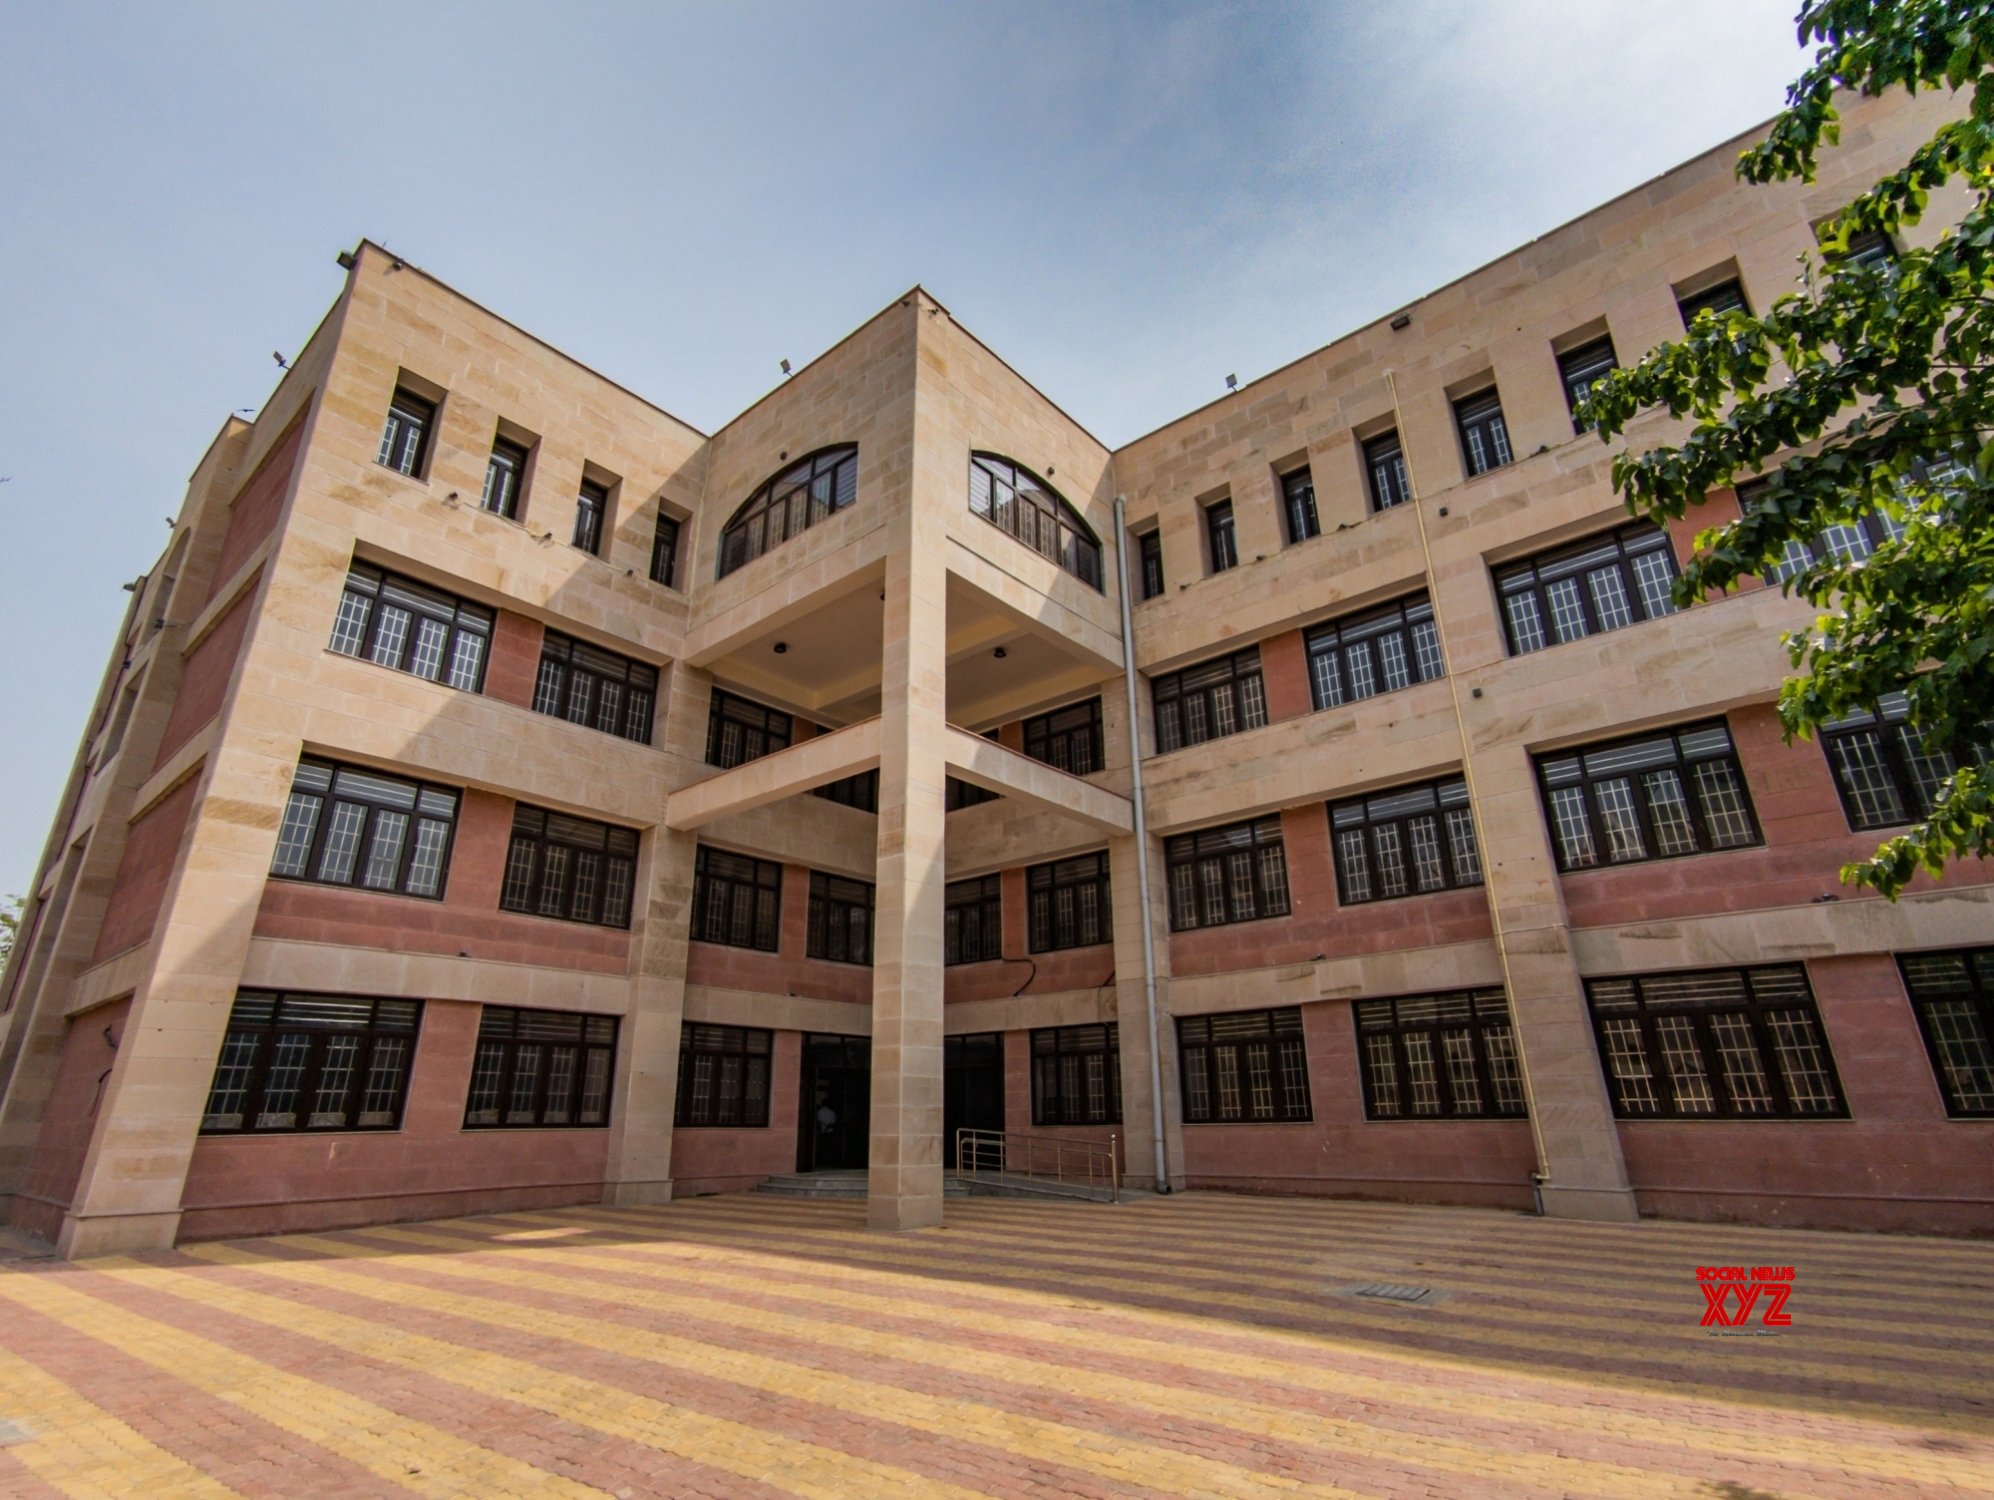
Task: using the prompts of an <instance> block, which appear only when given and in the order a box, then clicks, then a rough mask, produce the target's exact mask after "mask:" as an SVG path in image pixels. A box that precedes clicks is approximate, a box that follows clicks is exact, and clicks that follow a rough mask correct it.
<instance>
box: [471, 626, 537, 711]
mask: <svg viewBox="0 0 1994 1500" xmlns="http://www.w3.org/2000/svg"><path fill="white" fill-rule="evenodd" d="M546 635H547V631H546V627H544V626H543V625H542V624H541V623H540V622H539V621H538V620H530V619H528V618H527V617H526V616H525V615H522V614H515V613H514V612H513V611H512V610H509V609H502V610H500V611H499V612H498V619H497V621H496V622H495V623H494V624H493V626H492V656H491V660H490V661H488V662H486V663H485V696H486V697H487V698H493V699H496V700H497V701H498V702H500V703H512V704H517V705H518V706H519V707H520V708H531V707H533V684H534V681H535V680H536V679H537V678H538V677H539V675H540V643H541V642H542V641H543V640H544V639H545V638H546Z"/></svg>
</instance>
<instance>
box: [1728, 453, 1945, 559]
mask: <svg viewBox="0 0 1994 1500" xmlns="http://www.w3.org/2000/svg"><path fill="white" fill-rule="evenodd" d="M1909 477H1911V478H1912V479H1913V480H1914V482H1918V483H1931V482H1933V479H1932V476H1931V474H1930V471H1928V470H1923V469H1922V466H1921V468H1920V471H1919V472H1916V473H1914V474H1912V475H1911V476H1909ZM1771 488H1772V481H1771V480H1770V479H1754V480H1751V481H1750V482H1749V483H1746V484H1741V485H1739V486H1738V507H1739V509H1740V510H1751V509H1753V508H1754V507H1756V506H1757V505H1758V504H1760V502H1762V501H1763V500H1764V498H1765V496H1766V493H1767V492H1768V491H1769V490H1770V489H1771ZM1903 534H1904V524H1903V522H1901V521H1899V520H1898V519H1897V517H1895V516H1893V515H1891V514H1890V513H1889V512H1887V511H1883V510H1871V511H1867V512H1865V513H1864V514H1862V515H1860V516H1857V517H1856V518H1855V519H1854V520H1853V521H1842V522H1837V523H1835V524H1834V525H1830V526H1823V527H1822V528H1821V530H1820V531H1819V532H1818V533H1816V534H1815V535H1814V536H1812V537H1809V538H1808V539H1807V540H1806V541H1802V540H1801V539H1800V538H1798V537H1788V538H1787V542H1786V552H1785V555H1784V556H1782V557H1781V558H1780V560H1779V562H1777V563H1776V564H1774V566H1773V568H1772V571H1771V572H1770V573H1768V574H1767V575H1766V579H1765V581H1766V583H1767V584H1768V585H1769V586H1770V585H1772V584H1778V583H1785V582H1786V581H1787V579H1789V578H1792V577H1794V576H1795V575H1797V574H1799V573H1801V572H1803V571H1804V570H1806V569H1807V568H1809V567H1811V566H1812V565H1813V564H1814V562H1815V561H1816V560H1817V559H1825V558H1827V557H1830V556H1832V557H1834V558H1836V559H1838V560H1840V561H1842V562H1852V563H1859V562H1862V561H1863V560H1865V559H1866V558H1867V557H1868V556H1869V555H1870V554H1871V553H1872V552H1874V551H1875V550H1876V549H1877V548H1878V547H1880V546H1881V545H1882V544H1883V543H1884V542H1886V541H1890V540H1894V539H1896V538H1897V537H1900V536H1902V535H1903Z"/></svg>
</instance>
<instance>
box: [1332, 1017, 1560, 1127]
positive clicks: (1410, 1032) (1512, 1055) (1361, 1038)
mask: <svg viewBox="0 0 1994 1500" xmlns="http://www.w3.org/2000/svg"><path fill="white" fill-rule="evenodd" d="M1351 1011H1352V1013H1353V1015H1355V1017H1356V1020H1357V1056H1358V1060H1359V1062H1360V1063H1361V1064H1362V1066H1363V1069H1364V1118H1365V1119H1367V1120H1474V1119H1506V1118H1518V1117H1521V1116H1522V1115H1523V1114H1525V1113H1526V1111H1525V1109H1524V1105H1523V1070H1522V1068H1521V1066H1519V1064H1518V1062H1517V1057H1516V1034H1515V1032H1514V1031H1513V1030H1511V1028H1510V1022H1509V1001H1508V999H1507V998H1506V997H1505V996H1504V995H1503V992H1502V991H1501V990H1461V991H1458V992H1456V993H1454V994H1448V995H1408V996H1404V997H1401V998H1399V999H1396V1000H1359V1001H1358V1002H1357V1003H1356V1004H1355V1005H1353V1006H1352V1007H1351Z"/></svg>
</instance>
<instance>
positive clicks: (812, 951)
mask: <svg viewBox="0 0 1994 1500" xmlns="http://www.w3.org/2000/svg"><path fill="white" fill-rule="evenodd" d="M804 951H805V952H806V953H807V954H809V956H810V957H812V958H825V959H829V960H830V961H831V962H832V963H834V964H870V963H871V962H872V887H871V886H870V885H867V884H866V883H865V882H864V881H863V880H846V879H844V878H843V877H842V876H838V875H826V874H824V873H823V872H822V871H820V870H812V871H811V872H810V936H809V940H808V943H807V944H806V946H805V948H804Z"/></svg>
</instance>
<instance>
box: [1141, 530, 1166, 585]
mask: <svg viewBox="0 0 1994 1500" xmlns="http://www.w3.org/2000/svg"><path fill="white" fill-rule="evenodd" d="M1135 540H1136V559H1137V563H1138V583H1137V588H1136V598H1137V599H1138V600H1144V599H1154V598H1156V597H1157V596H1158V595H1159V594H1161V593H1162V592H1163V587H1164V581H1163V533H1162V532H1161V531H1159V530H1155V529H1151V530H1149V531H1145V532H1143V533H1142V535H1140V536H1138V537H1137V538H1136V539H1135Z"/></svg>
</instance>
